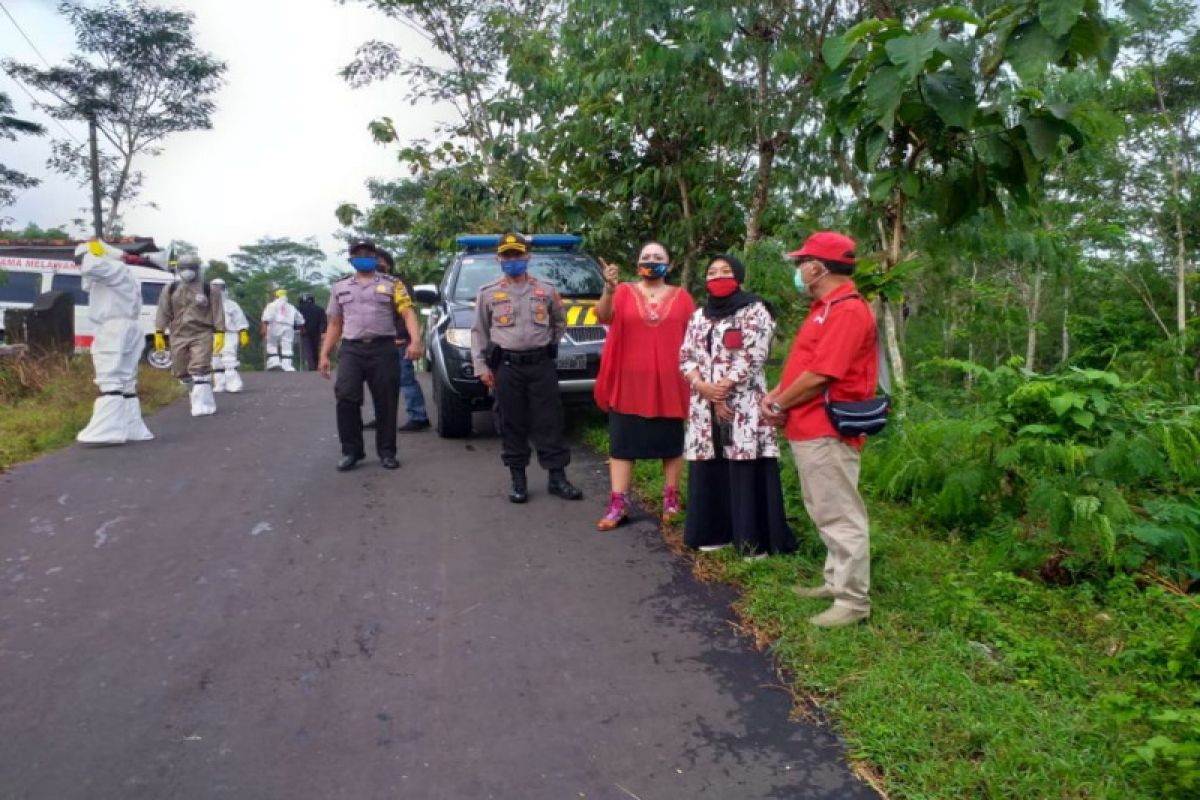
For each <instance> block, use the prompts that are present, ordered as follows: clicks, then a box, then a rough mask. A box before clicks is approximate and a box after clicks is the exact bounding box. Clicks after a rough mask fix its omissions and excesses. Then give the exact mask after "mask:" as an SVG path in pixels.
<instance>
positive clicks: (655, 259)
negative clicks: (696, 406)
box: [595, 242, 696, 531]
mask: <svg viewBox="0 0 1200 800" xmlns="http://www.w3.org/2000/svg"><path fill="white" fill-rule="evenodd" d="M670 268H671V254H670V253H669V252H668V251H667V248H666V247H664V246H663V245H662V244H661V243H659V242H647V243H646V244H644V245H643V246H642V250H641V252H640V253H639V254H638V277H639V279H640V280H638V281H637V282H634V283H620V284H619V283H617V274H618V270H617V267H616V266H614V265H612V264H607V263H606V264H604V294H602V295H601V296H600V300H599V302H597V303H596V318H597V319H598V320H599V321H600V322H602V323H604V324H606V325H608V338H607V340H606V341H605V343H604V354H603V355H602V356H601V358H600V373H599V374H598V375H597V376H596V388H595V397H596V405H598V406H600V408H601V409H602V410H603V411H607V412H608V438H609V462H608V463H609V478H610V480H611V481H612V493H611V495H610V496H609V501H608V509H607V510H606V511H605V512H604V516H603V517H601V518H600V521H599V522H597V523H596V529H597V530H601V531H608V530H612V529H613V528H615V527H617V526H618V525H620V524H621V523H622V522H624V521H625V519H626V516H627V514H628V510H629V500H628V494H629V485H630V482H631V481H632V479H633V465H634V462H635V461H637V460H638V459H654V460H660V461H662V463H663V477H664V481H663V483H664V488H663V509H662V513H663V519H664V520H670V519H671V518H672V517H674V516H675V515H676V514H678V513H679V508H680V502H679V479H680V478H681V477H682V476H683V420H684V418H685V417H686V416H687V407H688V388H687V384H686V383H684V381H683V379H682V378H681V377H680V375H679V370H678V364H679V347H680V345H682V344H683V333H684V330H686V328H687V324H688V318H689V317H690V316H691V315H692V312H693V311H694V310H695V309H696V305H695V303H693V302H692V298H691V295H689V294H688V293H687V292H686V291H684V290H683V289H681V288H679V287H678V286H671V285H669V284H668V283H667V280H666V279H667V272H668V271H669V270H670Z"/></svg>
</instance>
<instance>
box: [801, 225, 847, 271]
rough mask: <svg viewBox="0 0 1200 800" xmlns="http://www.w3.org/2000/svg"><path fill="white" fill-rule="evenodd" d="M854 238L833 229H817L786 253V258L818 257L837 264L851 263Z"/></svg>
mask: <svg viewBox="0 0 1200 800" xmlns="http://www.w3.org/2000/svg"><path fill="white" fill-rule="evenodd" d="M854 248H855V244H854V240H853V239H851V238H850V237H849V236H845V235H843V234H840V233H834V232H833V231H818V232H817V233H814V234H813V235H812V236H810V237H808V239H807V240H806V241H805V242H804V246H803V247H801V248H800V249H799V250H793V251H792V252H790V253H788V254H787V257H788V258H819V259H821V260H822V261H836V262H838V263H839V264H853V263H854V262H855V256H854Z"/></svg>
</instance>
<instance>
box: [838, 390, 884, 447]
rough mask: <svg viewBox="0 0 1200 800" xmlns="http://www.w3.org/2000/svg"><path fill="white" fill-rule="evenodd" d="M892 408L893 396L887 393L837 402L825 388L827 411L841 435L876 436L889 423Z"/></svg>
mask: <svg viewBox="0 0 1200 800" xmlns="http://www.w3.org/2000/svg"><path fill="white" fill-rule="evenodd" d="M891 410H892V398H891V397H889V396H888V395H886V394H885V395H884V396H883V397H872V398H871V399H870V400H853V401H850V400H844V401H840V402H835V401H833V400H830V399H829V390H828V389H826V390H825V413H826V414H828V415H829V421H830V423H832V424H833V429H834V430H835V431H837V432H838V434H840V435H841V436H874V435H875V434H877V433H879V432H880V431H881V430H883V427H884V426H885V425H887V421H888V413H889V412H890V411H891Z"/></svg>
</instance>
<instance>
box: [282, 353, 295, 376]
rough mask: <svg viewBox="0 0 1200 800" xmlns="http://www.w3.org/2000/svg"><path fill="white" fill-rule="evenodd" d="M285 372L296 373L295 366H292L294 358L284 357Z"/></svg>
mask: <svg viewBox="0 0 1200 800" xmlns="http://www.w3.org/2000/svg"><path fill="white" fill-rule="evenodd" d="M283 371H284V372H295V371H296V368H295V367H294V366H292V357H291V356H284V357H283Z"/></svg>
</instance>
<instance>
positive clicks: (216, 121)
mask: <svg viewBox="0 0 1200 800" xmlns="http://www.w3.org/2000/svg"><path fill="white" fill-rule="evenodd" d="M0 2H3V4H4V6H5V7H6V8H8V10H9V11H10V12H11V13H12V15H13V17H15V18H16V20H17V23H18V24H19V25H20V26H21V28H22V29H24V31H25V32H26V33H27V34H28V35H29V37H30V38H31V39H32V40H33V42H34V44H36V45H37V48H38V50H40V51H41V52H42V53H43V54H45V56H46V58H48V59H49V60H50V61H51V62H52V63H58V62H59V61H61V60H62V59H64V58H65V57H66V56H68V55H69V54H70V52H71V49H72V47H73V44H74V36H73V31H72V29H71V27H70V26H69V25H68V24H67V23H66V22H65V21H64V20H62V18H60V17H59V16H58V15H57V13H56V12H55V7H56V6H57V0H0ZM161 4H162V5H165V6H170V7H174V8H179V9H183V10H187V11H191V12H192V13H193V14H194V15H195V17H196V22H195V30H196V34H197V37H198V40H199V45H200V47H201V48H203V49H204V50H207V51H209V52H211V53H213V54H214V55H215V56H216V57H217V58H220V59H222V60H224V61H225V62H227V63H228V65H229V71H228V73H227V74H226V86H225V87H224V88H223V89H222V90H221V91H220V93H219V94H218V95H217V98H216V101H217V112H216V114H215V115H214V117H213V129H212V130H209V131H199V132H195V133H183V134H176V135H175V136H172V137H170V138H168V139H167V140H166V142H165V145H164V147H165V152H164V153H163V155H161V156H159V157H158V158H143V159H142V161H141V163H140V164H138V165H137V166H139V167H140V168H141V169H142V171H144V172H145V173H146V186H145V190H144V192H143V195H142V198H143V200H144V201H151V202H154V203H156V204H157V205H158V207H159V208H158V210H155V209H153V208H149V207H146V206H145V205H141V206H136V207H133V208H129V209H128V210H127V212H126V213H125V221H126V224H125V228H126V231H127V232H128V233H131V234H137V235H144V236H153V237H154V238H155V239H156V240H157V241H158V242H160V243H166V242H170V241H172V240H174V239H183V240H186V241H189V242H192V243H193V244H196V245H197V246H199V247H200V251H201V255H203V256H204V257H205V258H222V259H223V258H226V257H227V256H228V255H229V254H230V253H231V252H233V251H235V250H237V248H238V246H239V245H241V244H245V243H250V242H254V241H256V240H257V239H258V238H260V237H262V236H289V237H293V238H297V239H301V238H304V237H306V236H316V237H318V238H319V240H320V242H321V244H322V246H323V247H324V248H325V250H326V252H328V253H331V254H333V253H334V250H335V247H336V240H335V239H334V238H333V234H334V232H335V231H336V230H337V228H338V225H337V220H336V219H334V216H333V211H334V209H335V208H336V207H337V206H338V204H339V203H341V202H347V201H348V202H358V203H364V202H365V201H366V199H367V195H366V189H365V187H364V182H365V181H366V179H367V178H368V177H372V176H379V177H396V176H400V175H403V174H406V172H405V171H404V169H403V168H402V166H401V165H400V164H399V163H398V162H397V161H396V158H395V148H385V147H382V146H380V145H376V144H375V143H374V142H373V141H372V140H371V138H370V135H369V134H368V133H367V124H368V123H369V122H370V121H371V120H372V119H375V118H378V117H381V116H390V117H392V118H393V119H394V120H395V121H396V127H397V129H398V130H399V132H400V134H401V137H402V138H405V139H407V138H421V137H432V136H433V135H434V128H435V125H436V123H437V122H439V121H445V120H447V119H449V114H450V113H452V112H450V111H447V110H445V109H438V108H433V107H430V106H427V105H422V106H416V107H413V106H410V105H409V104H408V103H407V102H406V101H405V99H404V97H405V95H406V94H407V92H406V91H405V89H406V87H405V86H404V85H403V83H402V81H403V79H400V78H397V79H393V80H391V81H389V82H386V83H383V84H379V85H375V86H371V87H367V88H364V89H351V88H350V87H349V85H347V84H346V83H345V82H344V81H343V80H342V79H341V78H340V77H339V76H338V74H337V73H338V70H339V69H340V68H341V67H342V66H344V65H345V64H346V63H348V62H349V61H350V60H351V58H352V57H353V55H354V51H355V49H356V48H357V46H358V45H359V44H361V43H362V42H364V41H366V40H368V39H376V38H377V39H384V40H386V41H390V42H393V43H396V44H399V45H400V46H401V47H402V48H403V49H404V51H405V52H406V53H413V54H420V55H426V54H427V53H426V52H425V51H426V50H427V47H425V46H424V42H423V41H422V40H421V39H420V37H419V36H417V35H416V34H415V33H413V32H412V31H410V30H408V29H407V28H405V27H404V26H403V25H400V24H398V23H395V22H393V21H391V20H389V19H387V17H385V16H383V15H382V14H380V13H378V12H376V11H373V10H371V9H369V8H368V7H367V6H365V5H364V4H361V3H351V4H348V5H344V6H342V5H338V4H337V3H336V2H335V0H164V2H162V3H161ZM0 57H5V58H7V57H12V58H16V59H18V60H20V61H25V62H28V63H36V62H38V57H37V54H36V53H34V52H33V50H32V49H31V48H30V46H29V44H28V43H27V42H26V41H25V40H24V39H23V38H22V37H21V35H20V34H19V33H18V32H17V30H16V29H15V28H14V27H13V25H12V23H11V22H9V20H8V18H7V17H6V16H4V15H3V13H2V12H0ZM0 91H3V92H5V93H7V94H8V95H9V97H10V98H12V101H13V103H14V104H15V105H16V107H17V112H18V113H17V115H18V116H20V117H23V118H27V119H34V120H37V121H39V122H42V123H43V124H45V125H46V127H47V130H48V134H47V136H44V137H40V138H32V137H23V138H21V139H20V140H18V142H16V143H12V142H6V141H3V142H0V148H3V157H2V158H0V163H4V164H6V165H8V166H9V167H11V168H14V169H18V170H20V171H22V172H25V173H27V174H30V175H34V176H36V177H40V178H42V179H43V183H42V185H41V186H39V187H37V188H35V189H30V190H28V191H26V192H24V194H22V195H21V197H20V199H19V200H18V201H17V203H16V204H15V205H14V206H11V207H9V208H0V218H4V217H11V218H14V219H15V223H13V224H14V225H15V226H17V227H24V226H25V224H26V223H29V222H35V223H37V224H38V225H40V226H42V227H48V226H52V225H61V224H68V223H70V221H71V220H73V219H77V218H80V217H86V218H89V219H90V214H88V213H87V212H84V211H83V210H82V209H83V208H84V207H85V206H87V205H88V202H89V200H88V198H89V193H88V190H87V189H82V188H79V187H77V186H75V185H73V183H72V182H70V181H67V180H66V179H64V178H61V177H58V176H54V175H51V174H48V172H47V170H46V167H45V162H46V157H47V156H48V154H49V152H50V138H51V137H54V136H57V137H58V138H65V134H64V133H63V130H62V128H60V127H58V126H57V125H56V124H54V123H53V122H51V121H50V120H49V119H48V118H47V117H46V116H45V115H44V114H42V113H40V112H37V111H34V110H33V109H32V103H31V102H30V100H29V98H28V97H27V96H26V95H25V93H24V92H22V91H21V89H20V88H19V87H18V86H17V85H16V84H15V83H14V82H13V80H12V79H11V78H9V77H8V76H7V75H4V74H3V73H2V72H0ZM67 126H68V128H69V129H71V130H72V131H73V133H74V134H75V136H76V137H77V138H79V139H80V140H81V141H83V140H84V139H85V136H86V129H85V127H84V126H80V125H77V124H74V123H67ZM6 227H7V226H6Z"/></svg>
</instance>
